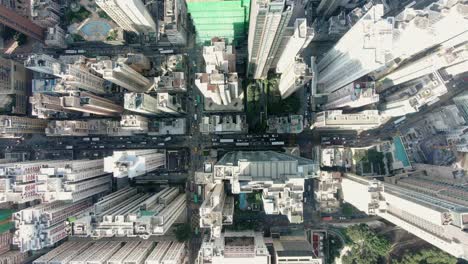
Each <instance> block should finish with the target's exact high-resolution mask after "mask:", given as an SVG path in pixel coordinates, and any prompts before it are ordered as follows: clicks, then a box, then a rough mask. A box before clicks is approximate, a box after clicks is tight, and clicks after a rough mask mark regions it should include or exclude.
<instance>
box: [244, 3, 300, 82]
mask: <svg viewBox="0 0 468 264" xmlns="http://www.w3.org/2000/svg"><path fill="white" fill-rule="evenodd" d="M292 11H293V3H292V2H289V1H286V0H271V1H269V0H254V1H253V2H252V5H251V11H250V24H249V39H248V52H249V65H248V74H249V75H250V76H252V77H253V78H254V79H264V78H265V77H266V75H267V73H268V70H269V69H270V67H271V64H272V61H273V59H274V57H275V56H276V53H277V50H278V47H279V45H280V43H281V41H280V39H281V37H282V36H283V33H284V31H285V29H286V26H287V24H288V23H289V20H290V19H291V16H292Z"/></svg>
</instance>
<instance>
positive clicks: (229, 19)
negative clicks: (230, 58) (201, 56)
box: [187, 0, 250, 44]
mask: <svg viewBox="0 0 468 264" xmlns="http://www.w3.org/2000/svg"><path fill="white" fill-rule="evenodd" d="M187 7H188V12H189V13H190V15H191V17H192V20H193V24H194V25H195V31H196V32H197V43H201V44H207V43H209V42H210V40H211V39H212V38H213V37H219V38H224V39H226V40H227V42H228V43H234V42H236V41H240V40H242V39H245V37H246V36H247V31H248V28H249V10H250V0H234V1H222V0H221V1H220V0H207V1H200V0H198V1H194V0H192V1H190V0H189V1H187Z"/></svg>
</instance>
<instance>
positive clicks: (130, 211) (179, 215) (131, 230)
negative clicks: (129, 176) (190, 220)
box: [73, 187, 186, 263]
mask: <svg viewBox="0 0 468 264" xmlns="http://www.w3.org/2000/svg"><path fill="white" fill-rule="evenodd" d="M142 208H144V210H142ZM185 211H186V198H185V194H181V193H179V190H178V188H173V187H172V188H164V189H162V190H161V191H160V192H158V193H143V192H138V191H137V189H136V188H129V187H126V188H123V189H121V190H119V191H117V192H114V193H111V194H109V195H107V196H105V197H103V198H102V199H101V200H100V201H99V202H97V203H96V204H94V207H93V209H92V210H91V212H92V214H90V216H88V217H82V218H79V219H77V220H76V221H75V222H74V223H73V232H74V234H75V235H77V236H82V237H87V236H91V237H94V238H102V237H113V236H118V237H123V236H128V237H136V236H139V237H142V238H146V239H147V238H148V237H149V236H154V235H156V236H158V235H159V236H160V235H164V234H166V233H167V231H168V230H169V229H170V227H171V226H172V225H173V224H174V223H176V222H177V221H179V220H180V221H185V220H186V216H185ZM117 260H118V259H117V257H116V259H115V261H117ZM111 263H113V262H111Z"/></svg>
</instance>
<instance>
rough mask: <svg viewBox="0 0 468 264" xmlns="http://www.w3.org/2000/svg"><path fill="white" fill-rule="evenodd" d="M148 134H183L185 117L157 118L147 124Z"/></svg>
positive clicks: (185, 124)
mask: <svg viewBox="0 0 468 264" xmlns="http://www.w3.org/2000/svg"><path fill="white" fill-rule="evenodd" d="M148 126H149V131H148V135H150V136H165V135H184V134H185V133H187V119H186V118H158V119H157V120H151V121H150V122H149V124H148Z"/></svg>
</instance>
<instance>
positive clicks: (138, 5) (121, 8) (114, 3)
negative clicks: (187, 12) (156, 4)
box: [96, 0, 158, 34]
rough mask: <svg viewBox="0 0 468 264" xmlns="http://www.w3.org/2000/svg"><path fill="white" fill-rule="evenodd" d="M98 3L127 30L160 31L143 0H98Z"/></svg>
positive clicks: (139, 31) (147, 32)
mask: <svg viewBox="0 0 468 264" xmlns="http://www.w3.org/2000/svg"><path fill="white" fill-rule="evenodd" d="M96 4H97V5H98V6H99V8H101V9H102V10H103V11H104V12H106V13H107V14H108V15H109V16H110V17H111V18H112V20H114V22H115V23H117V25H119V26H120V27H121V28H123V29H124V30H126V31H131V32H135V33H143V34H149V33H156V32H158V29H157V26H156V23H155V22H154V20H153V18H152V16H151V14H150V12H149V11H148V9H147V8H146V6H145V4H144V3H143V1H142V0H96Z"/></svg>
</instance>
